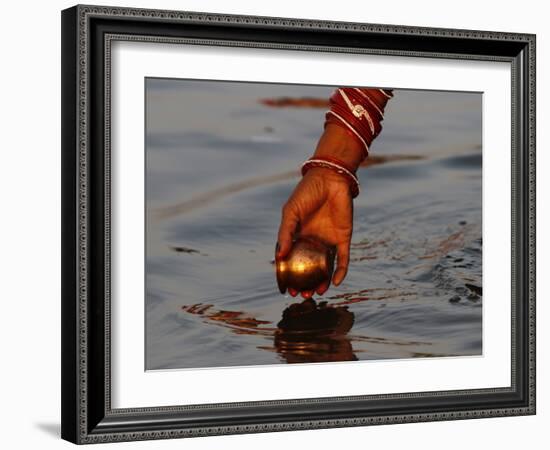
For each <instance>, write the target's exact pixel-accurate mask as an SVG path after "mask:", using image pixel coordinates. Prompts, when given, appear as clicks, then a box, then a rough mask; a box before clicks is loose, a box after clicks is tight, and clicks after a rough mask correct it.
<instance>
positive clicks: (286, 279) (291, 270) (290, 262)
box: [275, 236, 336, 294]
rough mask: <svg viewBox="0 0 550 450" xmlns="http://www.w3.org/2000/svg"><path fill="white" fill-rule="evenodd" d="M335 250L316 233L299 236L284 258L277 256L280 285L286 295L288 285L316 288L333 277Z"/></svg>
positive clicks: (298, 288) (293, 287) (290, 286)
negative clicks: (314, 234)
mask: <svg viewBox="0 0 550 450" xmlns="http://www.w3.org/2000/svg"><path fill="white" fill-rule="evenodd" d="M335 255H336V249H335V248H334V246H332V245H329V244H327V243H325V242H323V241H321V240H320V239H318V238H316V237H313V236H299V237H298V238H296V239H295V240H294V242H293V244H292V248H291V250H290V252H289V253H288V254H287V255H286V257H285V258H278V257H275V267H276V270H277V285H278V286H279V291H281V294H284V293H285V292H286V290H287V289H288V288H292V289H295V290H296V291H298V292H303V291H313V290H315V289H316V288H317V287H319V285H320V284H321V283H323V282H325V281H329V280H330V279H331V278H332V272H333V270H334V257H335Z"/></svg>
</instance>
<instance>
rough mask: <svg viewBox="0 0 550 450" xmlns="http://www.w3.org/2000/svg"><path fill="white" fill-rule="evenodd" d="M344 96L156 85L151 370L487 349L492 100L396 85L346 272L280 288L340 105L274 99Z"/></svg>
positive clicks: (150, 120)
mask: <svg viewBox="0 0 550 450" xmlns="http://www.w3.org/2000/svg"><path fill="white" fill-rule="evenodd" d="M332 89H333V87H318V86H295V85H279V84H252V83H221V82H209V81H190V80H161V79H148V80H147V81H146V101H147V105H146V114H147V117H146V133H147V136H146V165H147V169H146V184H147V187H146V226H147V239H146V241H147V242H146V252H147V254H146V304H145V316H146V317H145V319H146V349H145V350H146V368H147V369H168V368H198V367H214V366H216V367H221V366H237V365H238V366H246V365H256V364H278V363H287V362H326V361H349V360H365V359H386V358H413V357H428V356H438V357H441V356H460V355H479V354H481V352H482V320H481V319H482V291H481V286H482V285H481V262H482V259H481V248H482V242H481V162H482V157H481V154H482V152H481V139H482V138H481V94H477V93H448V92H429V91H411V90H395V91H394V94H395V97H394V99H392V100H390V102H389V103H388V106H387V109H386V111H387V112H386V115H385V120H384V122H383V127H384V128H383V131H382V133H381V135H380V136H379V137H378V138H377V139H376V140H375V142H374V143H373V145H372V148H371V155H373V161H374V160H376V157H386V156H391V157H395V158H390V159H389V160H388V161H384V160H383V159H382V160H380V158H379V159H378V160H377V161H375V162H380V164H375V165H372V166H370V167H365V168H361V169H360V170H359V178H360V180H361V188H362V193H361V195H360V196H359V197H358V198H357V199H356V200H355V205H354V210H355V216H354V234H353V239H352V254H351V265H350V270H349V273H348V276H347V278H346V279H345V280H344V282H343V283H342V285H341V286H340V287H338V288H334V287H331V288H330V289H329V290H328V291H327V292H326V293H325V294H324V296H322V297H315V301H314V302H311V301H310V302H305V303H303V304H301V305H294V306H291V305H292V304H296V303H300V302H301V300H300V299H295V298H292V297H290V296H282V295H281V294H279V292H278V289H277V285H276V280H275V272H274V265H273V264H272V260H273V252H274V245H275V240H276V235H277V229H278V225H279V222H280V209H281V207H282V205H283V204H284V202H285V201H286V199H287V198H288V196H289V195H290V193H291V191H292V189H293V187H294V186H295V184H296V183H297V181H298V180H299V178H298V175H297V172H296V170H297V168H298V167H299V165H300V164H301V163H302V162H303V160H305V159H306V158H308V157H309V156H310V155H311V154H312V152H313V150H314V149H315V145H316V143H317V140H318V138H319V136H320V134H321V132H322V126H323V120H324V113H325V111H326V108H315V107H281V108H274V107H270V106H266V105H265V104H262V103H261V102H260V100H261V99H265V98H280V97H292V98H301V97H313V98H318V99H327V98H328V97H329V96H330V94H331V92H332ZM288 307H290V309H289V310H287V311H286V312H285V309H287V308H288ZM283 315H284V317H283Z"/></svg>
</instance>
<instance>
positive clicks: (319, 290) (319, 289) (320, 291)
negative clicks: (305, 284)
mask: <svg viewBox="0 0 550 450" xmlns="http://www.w3.org/2000/svg"><path fill="white" fill-rule="evenodd" d="M329 285H330V282H329V281H325V282H324V283H321V284H320V285H319V286H318V287H317V289H316V292H317V295H323V294H324V293H325V292H327V290H328V287H329Z"/></svg>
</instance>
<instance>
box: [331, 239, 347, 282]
mask: <svg viewBox="0 0 550 450" xmlns="http://www.w3.org/2000/svg"><path fill="white" fill-rule="evenodd" d="M336 255H337V259H338V261H337V266H336V271H335V272H334V276H333V277H332V282H333V283H334V285H335V286H339V285H340V283H341V282H342V281H344V278H345V277H346V274H347V273H348V266H349V243H346V244H340V245H338V249H337V254H336Z"/></svg>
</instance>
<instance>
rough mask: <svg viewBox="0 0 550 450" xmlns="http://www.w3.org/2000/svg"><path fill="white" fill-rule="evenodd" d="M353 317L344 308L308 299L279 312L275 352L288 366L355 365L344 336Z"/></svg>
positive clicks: (348, 342)
mask: <svg viewBox="0 0 550 450" xmlns="http://www.w3.org/2000/svg"><path fill="white" fill-rule="evenodd" d="M353 321H354V314H353V313H352V312H351V311H349V310H348V308H347V306H339V307H334V306H328V305H327V304H326V302H320V303H319V304H317V303H316V302H315V300H313V299H308V300H304V301H303V302H302V303H294V304H292V305H290V306H289V307H288V308H286V309H285V310H284V311H283V318H282V320H281V321H280V322H279V323H278V324H277V331H276V332H275V340H274V341H275V349H276V351H277V353H278V354H279V355H281V356H282V357H283V358H284V359H285V360H286V361H287V362H288V363H304V362H329V361H357V357H356V356H355V354H354V353H353V348H352V345H351V341H350V339H349V338H348V337H347V333H348V331H349V330H351V327H352V326H353Z"/></svg>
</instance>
